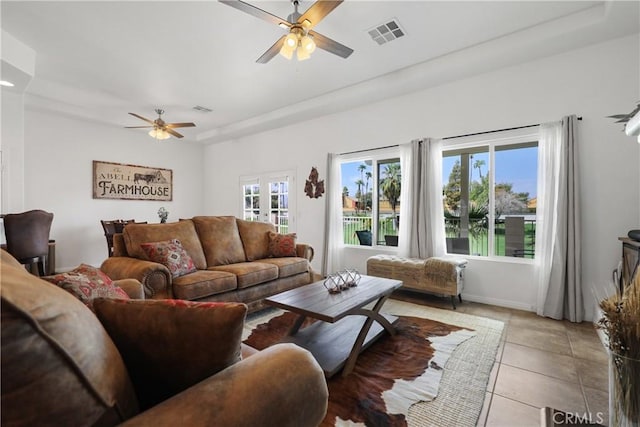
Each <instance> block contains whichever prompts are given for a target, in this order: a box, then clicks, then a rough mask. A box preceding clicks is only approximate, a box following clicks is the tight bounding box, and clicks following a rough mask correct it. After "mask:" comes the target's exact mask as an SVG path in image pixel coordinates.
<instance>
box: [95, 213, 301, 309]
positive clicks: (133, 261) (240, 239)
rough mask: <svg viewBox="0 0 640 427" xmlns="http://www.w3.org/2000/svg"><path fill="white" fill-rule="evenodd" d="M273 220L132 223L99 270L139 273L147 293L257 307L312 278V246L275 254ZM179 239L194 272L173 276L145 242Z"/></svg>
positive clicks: (118, 274)
mask: <svg viewBox="0 0 640 427" xmlns="http://www.w3.org/2000/svg"><path fill="white" fill-rule="evenodd" d="M274 235H275V238H277V237H278V236H279V235H277V234H276V233H275V227H274V226H273V225H272V224H268V223H262V222H253V221H244V220H241V219H238V218H235V217H233V216H196V217H193V218H192V219H185V220H180V221H178V222H173V223H166V224H129V225H127V226H126V227H125V228H124V230H123V233H122V234H121V235H120V234H116V235H114V242H113V243H114V254H113V255H114V256H112V257H110V258H108V259H106V260H105V261H104V262H103V263H102V266H101V267H100V269H101V270H102V271H104V272H105V273H106V274H107V275H108V276H109V277H111V278H112V279H124V278H135V279H138V280H139V281H140V282H141V283H142V285H143V286H144V291H145V295H146V297H147V298H153V299H161V298H176V299H184V300H188V301H235V302H243V303H245V304H247V305H248V306H249V309H250V311H253V310H255V309H256V308H259V307H260V305H261V301H262V300H263V299H264V298H266V297H268V296H271V295H274V294H277V293H279V292H283V291H285V290H289V289H292V288H295V287H298V286H302V285H306V284H308V283H311V281H312V270H311V266H310V264H309V263H310V261H311V260H312V259H313V248H312V247H311V246H309V245H305V244H299V243H298V244H296V245H295V247H294V248H292V253H290V254H289V256H273V242H272V240H273V238H274ZM171 239H178V240H179V241H180V242H181V244H182V247H183V248H184V249H185V250H186V252H187V253H188V254H189V255H190V257H191V259H192V260H193V263H194V264H195V267H196V271H194V272H192V273H189V274H185V275H182V276H179V277H172V273H171V272H170V271H169V269H168V268H167V267H166V266H165V265H163V264H161V263H157V262H152V261H149V257H148V254H147V253H145V251H144V250H143V249H142V246H143V245H145V244H148V243H149V242H160V241H168V240H171Z"/></svg>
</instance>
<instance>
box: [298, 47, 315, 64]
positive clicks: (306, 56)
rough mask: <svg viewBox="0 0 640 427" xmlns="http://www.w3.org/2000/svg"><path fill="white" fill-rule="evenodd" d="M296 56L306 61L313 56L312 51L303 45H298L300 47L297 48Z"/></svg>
mask: <svg viewBox="0 0 640 427" xmlns="http://www.w3.org/2000/svg"><path fill="white" fill-rule="evenodd" d="M296 56H297V58H298V61H304V60H306V59H309V58H311V53H310V52H309V51H307V50H306V49H305V48H303V47H302V46H298V49H296Z"/></svg>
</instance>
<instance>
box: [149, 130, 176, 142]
mask: <svg viewBox="0 0 640 427" xmlns="http://www.w3.org/2000/svg"><path fill="white" fill-rule="evenodd" d="M149 136H152V137H153V138H155V139H157V140H163V139H169V138H170V137H171V135H170V134H169V132H167V131H166V130H164V129H159V128H153V129H151V130H150V131H149Z"/></svg>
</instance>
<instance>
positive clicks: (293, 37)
mask: <svg viewBox="0 0 640 427" xmlns="http://www.w3.org/2000/svg"><path fill="white" fill-rule="evenodd" d="M284 45H285V46H287V47H288V48H289V49H291V50H293V49H295V48H296V46H298V35H297V34H296V33H294V32H291V33H289V34H287V37H285V38H284Z"/></svg>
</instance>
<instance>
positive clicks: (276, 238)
mask: <svg viewBox="0 0 640 427" xmlns="http://www.w3.org/2000/svg"><path fill="white" fill-rule="evenodd" d="M296 237H297V235H296V233H289V234H279V233H274V232H273V231H271V232H269V256H272V257H275V258H281V257H285V256H296V255H297V254H296Z"/></svg>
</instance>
